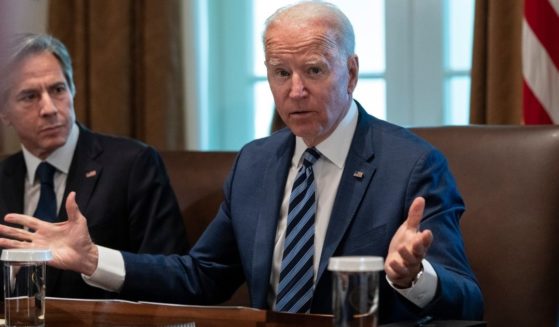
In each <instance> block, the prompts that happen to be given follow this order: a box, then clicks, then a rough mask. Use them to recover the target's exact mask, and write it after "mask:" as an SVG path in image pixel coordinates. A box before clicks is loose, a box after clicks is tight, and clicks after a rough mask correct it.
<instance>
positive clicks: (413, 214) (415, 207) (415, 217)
mask: <svg viewBox="0 0 559 327" xmlns="http://www.w3.org/2000/svg"><path fill="white" fill-rule="evenodd" d="M424 209H425V199H424V198H422V197H420V196H419V197H417V198H415V199H414V200H413V202H412V204H411V206H410V210H409V211H408V218H407V221H406V223H407V225H408V227H410V228H415V229H418V228H419V223H420V222H421V218H423V210H424Z"/></svg>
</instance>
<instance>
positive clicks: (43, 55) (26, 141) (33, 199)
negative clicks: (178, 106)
mask: <svg viewBox="0 0 559 327" xmlns="http://www.w3.org/2000/svg"><path fill="white" fill-rule="evenodd" d="M4 50H7V52H6V55H5V56H3V60H5V61H3V62H2V74H1V76H2V81H1V82H0V83H2V84H1V90H0V91H1V93H0V95H1V108H0V119H1V120H2V122H4V123H5V124H6V125H8V126H11V127H13V128H14V130H15V132H16V133H17V134H18V136H19V139H20V141H21V145H22V151H20V152H18V153H16V154H14V155H12V156H10V157H8V158H6V159H5V160H3V161H2V162H0V223H5V222H4V216H5V215H6V214H8V213H25V214H30V215H33V214H34V212H36V211H35V208H36V207H38V206H39V205H38V202H40V201H41V200H40V196H42V195H41V194H40V193H41V192H43V191H42V189H41V185H40V184H41V183H40V181H38V179H37V178H35V172H36V171H37V170H38V169H37V168H38V166H39V165H40V164H42V163H43V164H42V165H45V163H48V164H49V165H50V167H54V171H55V172H54V176H53V188H54V194H55V197H56V199H55V198H53V203H52V205H53V209H56V211H55V212H54V213H53V215H52V217H49V218H48V219H50V220H52V221H55V222H56V221H65V220H66V219H67V213H66V209H65V206H64V205H63V204H64V203H65V199H66V197H67V195H68V193H69V192H70V191H76V192H77V193H78V196H77V197H76V201H77V203H78V205H79V206H80V208H81V209H82V210H83V211H84V213H85V214H86V215H87V217H88V220H87V225H88V229H89V231H90V233H91V238H92V240H93V241H94V242H95V243H96V244H102V245H104V246H107V247H111V248H115V249H120V250H122V251H130V252H133V253H152V254H156V253H162V254H172V253H179V254H184V253H186V252H187V250H188V245H187V240H186V235H185V234H186V233H185V227H184V224H183V221H182V218H181V214H180V209H179V207H178V204H177V201H176V198H175V195H174V193H173V190H172V189H171V187H170V184H169V180H168V176H167V173H166V171H165V167H164V165H163V162H162V160H161V158H160V156H159V154H158V153H157V152H156V151H155V150H154V149H153V148H151V147H148V146H146V145H145V144H142V143H140V142H138V141H134V140H130V139H125V138H120V137H113V136H107V135H101V134H97V133H93V132H91V131H89V130H88V129H87V128H85V127H83V126H82V125H80V124H78V123H77V122H76V119H75V113H74V107H73V97H74V93H75V87H74V82H73V77H72V66H71V60H70V57H69V55H68V52H67V50H66V48H65V47H64V45H63V44H62V43H61V42H60V41H58V40H56V39H55V38H53V37H51V36H47V35H32V34H26V35H20V36H18V37H16V38H14V39H13V40H11V44H10V45H9V47H8V48H4ZM54 202H56V203H54ZM54 206H56V207H55V208H54ZM53 211H54V210H53ZM53 241H56V240H53ZM47 295H48V296H60V297H79V298H105V297H114V296H117V294H116V293H110V292H107V291H104V290H101V289H99V288H96V287H91V286H89V285H87V284H86V283H85V282H84V281H83V279H82V277H81V275H80V274H78V273H76V272H72V271H62V270H58V269H54V268H52V269H50V268H49V271H48V273H47Z"/></svg>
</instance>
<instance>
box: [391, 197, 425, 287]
mask: <svg viewBox="0 0 559 327" xmlns="http://www.w3.org/2000/svg"><path fill="white" fill-rule="evenodd" d="M424 209H425V199H423V198H422V197H417V198H415V199H414V200H413V203H412V204H411V206H410V210H409V212H408V218H407V219H406V221H405V222H404V223H403V224H402V225H401V226H400V228H398V230H397V231H396V234H394V236H393V237H392V241H390V247H389V249H388V255H387V257H386V262H385V263H384V270H385V272H386V275H387V277H388V279H389V280H390V281H391V282H392V283H393V284H394V285H396V286H397V287H400V288H407V287H410V286H411V283H412V281H413V280H414V278H415V276H416V275H417V273H418V272H419V270H420V269H421V260H422V259H423V258H424V257H425V255H426V254H427V250H428V249H429V247H430V246H431V243H432V241H433V234H432V233H431V231H430V230H424V231H419V223H420V222H421V218H422V217H423V210H424Z"/></svg>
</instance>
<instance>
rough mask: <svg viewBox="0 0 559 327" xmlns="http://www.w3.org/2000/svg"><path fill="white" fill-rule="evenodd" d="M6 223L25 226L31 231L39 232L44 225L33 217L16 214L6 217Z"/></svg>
mask: <svg viewBox="0 0 559 327" xmlns="http://www.w3.org/2000/svg"><path fill="white" fill-rule="evenodd" d="M4 220H5V221H6V222H9V223H12V224H17V225H21V226H25V227H27V228H29V229H33V230H37V229H38V228H39V227H40V225H41V224H42V223H43V221H41V220H40V219H37V218H33V217H31V216H26V215H20V214H16V213H10V214H8V215H6V217H4Z"/></svg>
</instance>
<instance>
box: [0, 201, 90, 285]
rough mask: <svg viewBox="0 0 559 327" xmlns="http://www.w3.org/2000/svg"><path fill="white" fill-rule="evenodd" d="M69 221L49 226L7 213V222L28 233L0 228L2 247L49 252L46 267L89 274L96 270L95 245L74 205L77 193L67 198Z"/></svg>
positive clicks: (84, 220)
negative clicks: (49, 256) (19, 226)
mask: <svg viewBox="0 0 559 327" xmlns="http://www.w3.org/2000/svg"><path fill="white" fill-rule="evenodd" d="M66 211H67V212H68V220H67V221H64V222H60V223H49V222H45V221H42V220H40V219H37V218H33V217H30V216H26V215H20V214H8V215H6V217H5V218H4V220H5V221H6V222H9V223H13V224H18V225H21V226H25V227H27V228H28V230H25V229H21V228H13V227H9V226H6V225H0V234H2V235H4V236H6V237H9V238H0V247H2V248H9V249H12V248H41V249H50V250H51V251H52V254H53V259H52V260H51V261H49V265H51V266H53V267H56V268H60V269H65V270H73V271H77V272H79V273H83V274H85V275H91V274H92V273H93V272H94V271H95V269H96V268H97V259H98V252H97V246H95V244H93V241H92V240H91V237H90V236H89V231H88V229H87V221H86V218H85V217H84V216H83V215H82V214H81V212H80V210H79V209H78V205H77V203H76V194H75V192H71V193H70V194H69V195H68V198H67V199H66Z"/></svg>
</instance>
